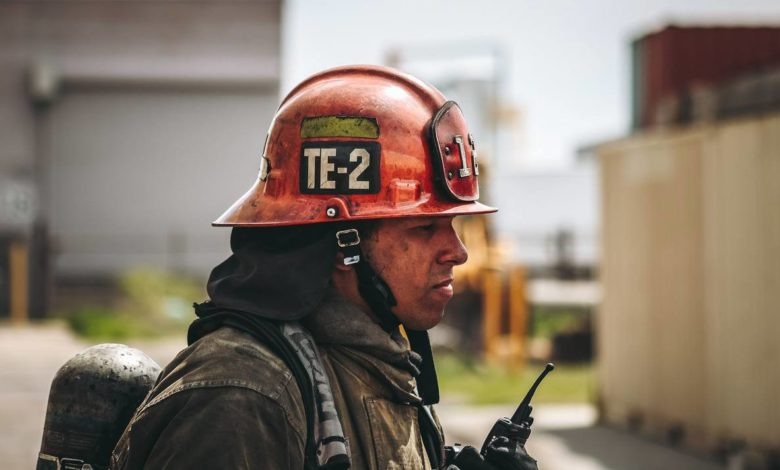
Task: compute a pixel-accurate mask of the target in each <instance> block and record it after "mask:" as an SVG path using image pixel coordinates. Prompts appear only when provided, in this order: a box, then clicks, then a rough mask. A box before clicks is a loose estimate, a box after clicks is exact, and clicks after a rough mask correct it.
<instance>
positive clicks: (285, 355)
mask: <svg viewBox="0 0 780 470" xmlns="http://www.w3.org/2000/svg"><path fill="white" fill-rule="evenodd" d="M226 325H228V326H233V327H235V328H239V326H238V325H231V324H230V323H227V322H226ZM251 326H252V328H251V329H244V331H246V332H247V333H249V334H251V335H252V336H254V337H255V339H257V340H258V341H260V342H262V343H263V344H265V345H267V346H268V347H269V348H271V350H272V351H273V352H274V353H275V354H276V355H277V356H278V357H279V358H280V359H281V360H282V361H283V362H284V363H285V365H287V367H288V368H289V369H290V372H292V374H293V377H294V378H295V382H296V383H297V384H298V389H299V390H300V392H301V398H302V399H303V408H304V411H305V414H306V444H305V448H304V450H305V461H304V468H305V469H306V470H309V469H312V470H313V469H317V468H319V465H318V464H317V458H316V451H315V448H314V439H313V436H314V413H315V410H314V403H315V401H314V400H315V399H314V395H313V392H312V390H313V389H312V385H311V379H310V378H309V374H308V373H307V372H306V369H305V367H304V366H303V363H302V362H301V360H300V358H298V355H297V354H296V353H295V351H294V350H293V348H292V346H291V345H290V343H289V342H288V341H287V340H286V339H285V338H284V336H282V333H281V331H280V330H279V327H278V326H277V325H275V324H274V323H273V322H271V321H269V320H264V319H262V320H257V321H253V322H252V325H251ZM239 329H241V328H239Z"/></svg>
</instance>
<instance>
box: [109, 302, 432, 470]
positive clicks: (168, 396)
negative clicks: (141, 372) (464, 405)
mask: <svg viewBox="0 0 780 470" xmlns="http://www.w3.org/2000/svg"><path fill="white" fill-rule="evenodd" d="M304 325H305V327H306V328H307V329H308V330H309V332H310V333H311V335H312V337H313V338H314V340H315V342H316V344H317V347H318V351H319V354H320V357H321V359H322V363H323V366H324V368H325V370H326V372H327V374H328V378H329V380H330V385H331V388H332V391H333V396H334V400H335V405H336V410H337V412H338V415H339V418H340V421H341V425H342V427H343V430H344V436H345V438H346V441H347V447H348V449H349V454H350V457H351V462H352V465H351V468H353V469H377V470H378V469H381V470H385V469H415V470H419V469H430V468H431V464H430V460H429V458H428V456H427V454H426V451H425V448H424V445H423V438H422V435H421V431H420V425H419V420H418V414H419V413H424V412H425V411H424V409H423V408H422V405H421V398H420V396H419V395H418V393H417V389H416V382H415V378H414V374H413V373H412V372H411V371H410V370H413V369H414V367H410V364H412V363H413V362H414V357H413V355H414V353H413V352H411V351H410V348H409V344H408V342H407V340H406V339H405V338H404V337H403V336H402V335H401V334H400V333H398V332H395V333H393V334H388V333H387V332H385V331H384V330H382V328H381V327H380V326H379V325H378V324H377V323H375V322H374V321H373V320H372V319H371V318H370V317H369V316H368V315H367V314H366V313H364V312H362V311H361V310H360V309H359V308H358V307H357V306H356V305H354V304H352V303H350V302H348V301H346V300H344V299H342V298H340V297H338V296H337V295H336V294H330V295H329V296H328V297H327V298H326V300H325V301H324V302H323V304H322V305H321V306H320V307H319V308H318V309H317V311H315V312H314V313H313V314H312V315H310V316H309V317H307V318H306V319H305V320H304ZM434 421H435V423H436V426H435V427H436V432H437V433H438V442H440V443H443V442H444V439H443V436H442V433H441V427H440V426H439V424H438V420H436V419H435V415H434ZM306 433H307V423H306V417H305V410H304V407H303V404H302V398H301V393H300V390H299V388H298V385H297V383H296V380H295V378H294V377H293V375H292V373H291V372H290V370H289V368H288V367H287V366H286V365H285V363H284V362H283V361H282V360H281V359H279V357H277V356H276V355H275V354H274V353H273V352H272V351H271V350H270V349H269V348H268V347H267V346H266V345H264V344H262V343H260V342H258V341H257V340H255V339H254V338H253V337H252V336H250V335H249V334H247V333H244V332H242V331H239V330H237V329H233V328H231V327H222V328H219V329H218V330H216V331H214V332H212V333H210V334H208V335H206V336H204V337H202V338H201V339H199V340H198V341H196V342H194V343H193V344H192V345H190V346H189V347H188V348H186V349H184V350H183V351H182V352H180V353H179V354H178V355H177V356H176V358H175V359H174V360H173V361H172V362H171V363H170V364H169V365H168V366H167V367H166V368H165V370H164V371H163V373H162V374H161V376H160V378H159V379H158V382H157V384H156V385H155V387H154V388H153V389H152V391H151V392H150V394H149V395H148V396H147V398H146V399H145V401H144V402H143V403H142V404H141V406H140V407H139V409H138V411H137V412H136V414H135V416H134V417H133V418H132V420H131V421H130V423H129V424H128V426H127V428H126V429H125V432H124V434H123V435H122V437H121V438H120V440H119V442H118V443H117V446H116V448H115V449H114V454H113V456H112V463H111V467H112V468H114V469H116V470H124V469H142V468H149V469H161V468H166V469H177V468H231V469H258V468H267V469H295V470H299V469H302V468H303V467H304V447H305V442H306V436H307V434H306ZM437 451H438V452H439V454H440V455H441V454H442V453H443V448H442V449H438V450H437ZM440 461H442V462H443V461H444V459H443V456H442V457H441V458H440Z"/></svg>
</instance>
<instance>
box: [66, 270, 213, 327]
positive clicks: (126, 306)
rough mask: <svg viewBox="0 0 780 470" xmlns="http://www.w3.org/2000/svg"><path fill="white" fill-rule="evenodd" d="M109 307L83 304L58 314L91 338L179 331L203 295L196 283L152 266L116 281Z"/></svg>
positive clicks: (192, 315) (192, 314)
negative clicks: (114, 296) (116, 292)
mask: <svg viewBox="0 0 780 470" xmlns="http://www.w3.org/2000/svg"><path fill="white" fill-rule="evenodd" d="M118 285H119V287H120V292H121V295H120V298H119V299H117V301H116V302H115V306H113V307H112V308H107V307H97V306H94V305H89V304H85V305H83V306H81V307H79V308H76V309H74V310H73V311H71V312H68V313H66V314H64V315H62V317H63V318H64V319H65V321H66V322H67V323H68V325H69V326H70V327H71V329H72V330H73V331H74V332H75V333H76V334H77V335H79V336H82V337H84V338H87V339H90V340H95V341H121V340H125V339H127V338H139V337H141V338H154V337H159V336H165V335H173V334H183V333H184V332H185V331H186V329H187V325H188V324H189V323H190V322H191V321H192V320H193V319H194V318H195V315H194V312H193V310H192V306H191V305H192V302H193V301H198V300H200V299H202V298H204V295H205V294H204V293H203V288H202V286H201V284H200V283H199V282H196V281H194V280H192V279H189V278H185V277H182V276H176V275H173V274H170V273H166V272H163V271H159V270H154V269H134V270H130V271H127V272H125V273H124V274H122V276H121V277H120V279H119V280H118Z"/></svg>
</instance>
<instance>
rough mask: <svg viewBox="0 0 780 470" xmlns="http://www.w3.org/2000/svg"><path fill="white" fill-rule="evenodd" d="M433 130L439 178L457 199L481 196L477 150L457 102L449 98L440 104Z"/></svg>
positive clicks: (475, 198)
mask: <svg viewBox="0 0 780 470" xmlns="http://www.w3.org/2000/svg"><path fill="white" fill-rule="evenodd" d="M430 133H431V147H432V154H433V160H434V162H433V167H434V170H435V171H436V179H437V181H440V182H442V183H443V185H442V186H443V189H444V190H445V191H446V193H447V194H448V195H449V196H451V197H453V198H455V199H456V200H458V201H464V202H471V201H476V200H477V199H479V185H478V184H477V176H479V166H478V163H477V150H476V146H475V144H474V138H473V137H472V136H471V134H469V133H468V130H467V129H466V119H465V118H464V117H463V112H462V111H461V110H460V106H458V104H457V103H456V102H454V101H447V102H446V103H444V105H443V106H442V107H441V108H439V110H438V111H437V112H436V115H435V116H434V117H433V120H432V121H431V131H430Z"/></svg>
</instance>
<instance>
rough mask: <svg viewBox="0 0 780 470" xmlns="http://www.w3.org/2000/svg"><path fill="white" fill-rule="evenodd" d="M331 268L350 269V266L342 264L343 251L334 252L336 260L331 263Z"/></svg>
mask: <svg viewBox="0 0 780 470" xmlns="http://www.w3.org/2000/svg"><path fill="white" fill-rule="evenodd" d="M333 268H334V269H338V270H339V271H350V270H352V266H348V265H346V264H344V253H342V252H341V251H339V252H338V253H336V261H335V262H334V263H333Z"/></svg>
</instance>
